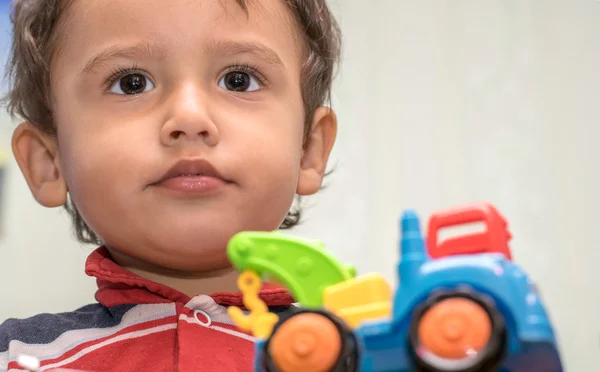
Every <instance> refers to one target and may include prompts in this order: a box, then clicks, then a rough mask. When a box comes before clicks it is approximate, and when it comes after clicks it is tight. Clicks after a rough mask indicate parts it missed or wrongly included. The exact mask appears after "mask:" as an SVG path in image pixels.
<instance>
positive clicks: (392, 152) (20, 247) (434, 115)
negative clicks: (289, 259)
mask: <svg viewBox="0 0 600 372" xmlns="http://www.w3.org/2000/svg"><path fill="white" fill-rule="evenodd" d="M333 4H334V9H335V11H336V13H337V14H338V16H339V20H340V22H341V24H342V28H343V30H344V36H345V51H344V63H343V66H342V69H341V71H340V74H339V78H338V82H337V84H336V87H335V102H334V104H335V109H336V110H337V111H338V114H339V120H340V133H339V136H340V137H339V140H338V143H337V147H336V149H335V151H334V154H333V157H334V162H333V164H332V165H334V166H335V172H334V174H333V175H332V176H331V177H330V178H329V179H328V181H327V184H328V188H327V189H326V190H324V191H323V192H322V193H320V195H318V196H317V197H315V198H312V199H309V200H308V201H307V202H308V207H307V220H306V222H305V224H304V225H303V226H302V227H300V228H298V229H297V230H296V231H294V233H296V234H301V235H305V236H311V237H318V238H321V239H322V240H324V241H325V242H326V243H327V244H328V246H329V247H330V249H332V250H333V251H334V252H335V253H336V254H337V255H338V256H339V257H341V258H342V259H344V260H345V261H349V262H354V263H356V264H357V266H358V269H359V270H360V271H361V272H366V271H379V272H382V273H383V274H385V275H386V277H388V278H389V280H391V281H395V280H396V278H395V271H394V270H395V262H396V260H397V253H398V252H397V244H396V243H397V242H396V241H397V238H398V236H397V219H398V217H399V215H400V213H401V210H402V209H404V208H417V209H418V210H419V212H420V213H421V214H422V215H423V216H426V215H427V214H428V213H430V212H432V211H433V210H435V209H438V208H442V207H446V206H450V205H453V204H456V203H463V202H469V201H474V200H489V201H492V202H494V203H495V204H496V205H497V206H498V207H499V208H500V210H501V211H502V212H503V213H504V214H505V215H506V217H507V218H508V220H509V223H510V228H511V231H512V232H513V235H514V239H513V244H512V247H513V249H514V252H515V257H516V260H518V261H519V263H521V264H522V266H524V267H525V268H526V270H527V271H528V272H529V273H530V274H531V275H532V276H533V278H534V279H535V280H536V281H537V282H538V283H539V287H540V289H541V291H542V295H543V297H544V299H545V301H546V303H547V305H548V307H549V309H550V313H551V316H552V318H553V320H554V322H555V324H556V327H557V332H558V335H559V338H560V344H561V347H562V349H563V351H564V355H565V358H566V361H567V371H574V372H579V371H591V370H600V355H599V352H598V337H599V333H600V320H599V319H598V317H597V316H596V314H598V313H600V291H598V290H597V288H596V285H597V283H598V280H597V276H596V273H597V271H598V265H597V262H599V261H600V253H599V252H598V249H597V247H599V246H600V238H599V235H598V234H597V227H596V226H597V222H596V220H597V215H596V210H597V209H598V207H600V198H599V197H598V195H597V193H596V190H597V189H598V188H599V187H600V182H599V177H598V170H597V167H596V166H595V163H596V160H597V159H600V150H599V149H598V146H597V145H596V142H597V138H598V137H599V135H600V130H599V129H598V122H599V120H600V105H598V102H599V98H600V90H598V87H599V86H600V74H599V73H598V66H600V43H599V42H598V35H600V23H599V22H598V19H600V2H597V1H591V0H589V1H584V0H580V1H566V0H565V1H553V0H548V1H543V2H541V1H538V2H535V1H525V0H496V1H492V0H487V1H452V2H449V1H445V2H442V1H397V0H370V1H368V2H366V1H363V0H343V1H341V0H338V1H336V2H333ZM3 120H4V122H6V119H3ZM5 126H6V125H2V127H5ZM5 132H7V131H6V130H5ZM6 137H7V135H5V136H4V138H2V140H3V141H4V142H6ZM0 148H1V147H0ZM7 191H8V193H7V195H8V204H7V209H6V211H5V213H6V216H8V224H7V226H6V229H7V233H6V235H5V236H4V237H3V238H2V240H0V279H1V280H2V281H3V282H5V283H7V284H6V286H5V289H4V290H3V292H2V295H3V296H2V301H5V303H4V302H3V304H2V307H1V308H0V319H3V318H5V317H8V316H28V315H30V314H33V313H37V312H40V311H59V310H62V309H70V308H73V307H74V306H76V305H78V304H82V303H85V302H88V301H90V299H91V296H92V288H93V284H94V283H93V282H92V281H91V280H90V279H89V278H86V277H85V276H84V275H82V267H83V266H82V265H83V260H84V258H85V255H86V254H87V251H88V248H84V247H80V246H78V245H77V244H76V243H74V242H73V240H72V238H71V235H70V233H69V230H68V221H67V220H66V218H65V214H64V213H62V212H61V211H59V210H50V211H47V210H44V209H42V208H40V207H38V206H36V204H35V203H34V202H33V201H32V200H31V196H30V195H29V193H28V190H27V188H26V185H25V183H24V182H23V181H22V180H21V179H20V178H19V175H18V172H17V170H16V168H15V167H14V166H13V167H11V168H10V169H9V176H8V190H7ZM8 299H10V301H8Z"/></svg>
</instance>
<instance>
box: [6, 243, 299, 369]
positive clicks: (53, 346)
mask: <svg viewBox="0 0 600 372" xmlns="http://www.w3.org/2000/svg"><path fill="white" fill-rule="evenodd" d="M86 273H87V274H88V275H90V276H93V277H95V278H96V280H97V283H98V290H97V292H96V296H95V297H96V300H97V301H98V303H95V304H91V305H87V306H84V307H82V308H79V309H77V310H75V311H72V312H67V313H61V314H40V315H37V316H34V317H31V318H28V319H9V320H7V321H5V322H4V323H3V324H1V325H0V372H5V371H22V370H24V368H21V367H20V366H19V365H18V363H17V358H18V357H19V356H20V355H28V356H33V357H36V358H37V359H38V360H39V361H40V364H41V370H42V371H51V370H52V369H57V368H70V369H79V370H85V371H94V372H101V371H119V372H127V371H138V372H141V371H156V372H160V371H165V372H166V371H182V372H187V371H219V372H225V371H242V372H243V371H248V372H250V371H252V362H253V352H254V344H253V340H254V339H253V337H251V336H250V335H249V334H247V333H245V332H242V331H240V330H239V329H237V327H235V326H234V325H233V323H232V322H231V319H230V318H229V317H228V315H227V306H232V305H234V306H242V296H241V294H240V293H216V294H212V295H210V296H208V295H199V296H195V297H189V296H187V295H184V294H183V293H181V292H178V291H176V290H174V289H172V288H169V287H166V286H164V285H161V284H158V283H155V282H152V281H149V280H146V279H143V278H141V277H139V276H136V275H134V274H132V273H130V272H129V271H127V270H125V269H123V268H122V267H120V266H119V265H117V264H116V263H115V262H114V261H113V260H112V259H111V258H110V255H109V253H108V251H107V250H106V248H104V247H101V248H99V249H97V250H96V251H94V252H93V253H92V254H91V255H90V256H89V257H88V259H87V261H86ZM260 297H261V298H262V300H263V301H265V302H266V303H267V305H269V307H270V308H271V310H272V311H274V312H286V311H292V310H293V306H292V303H293V299H292V297H291V296H290V295H289V292H287V291H286V290H285V289H282V288H279V287H275V286H271V285H268V284H265V286H264V288H263V289H262V291H261V293H260Z"/></svg>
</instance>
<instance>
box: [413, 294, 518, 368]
mask: <svg viewBox="0 0 600 372" xmlns="http://www.w3.org/2000/svg"><path fill="white" fill-rule="evenodd" d="M409 337H410V342H411V351H412V354H413V360H414V361H415V364H416V365H417V366H418V368H420V371H428V372H436V371H461V372H480V371H494V370H495V369H496V368H497V367H498V366H499V364H500V363H501V362H502V359H503V357H504V356H505V353H504V349H505V347H506V342H507V340H506V327H505V325H504V320H503V318H502V316H501V315H500V313H499V312H498V311H497V310H496V308H495V306H494V304H493V301H492V300H491V299H489V298H485V297H483V296H480V295H478V294H476V293H474V292H473V291H472V290H470V289H468V288H460V289H456V290H453V291H440V292H439V293H437V294H434V295H432V296H431V297H430V298H429V299H428V300H427V301H426V302H424V303H423V304H422V305H421V306H420V307H419V308H417V310H416V312H415V314H414V317H413V321H412V324H411V330H410V336H409Z"/></svg>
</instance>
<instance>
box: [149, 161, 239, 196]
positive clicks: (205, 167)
mask: <svg viewBox="0 0 600 372" xmlns="http://www.w3.org/2000/svg"><path fill="white" fill-rule="evenodd" d="M230 183H232V182H231V181H229V180H227V179H225V178H224V177H223V176H222V175H221V174H220V173H219V171H217V169H216V168H215V167H214V166H213V165H212V164H211V163H210V162H208V161H207V160H204V159H185V160H181V161H179V162H177V163H176V164H175V165H174V166H172V167H171V168H170V169H169V170H168V171H167V172H166V173H165V174H164V175H163V176H162V177H161V178H160V179H159V180H158V181H157V182H154V183H152V184H151V186H158V187H162V188H166V189H169V190H171V191H177V192H180V193H181V192H182V193H186V194H190V193H192V194H205V193H208V192H212V191H216V190H218V189H220V188H221V187H222V186H225V185H227V184H230Z"/></svg>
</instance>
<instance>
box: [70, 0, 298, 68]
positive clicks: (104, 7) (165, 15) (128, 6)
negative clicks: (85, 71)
mask: <svg viewBox="0 0 600 372" xmlns="http://www.w3.org/2000/svg"><path fill="white" fill-rule="evenodd" d="M243 4H245V5H246V6H245V7H243V6H241V5H240V1H239V0H169V1H147V0H95V1H89V0H75V1H73V2H72V3H71V8H70V9H69V10H68V15H67V16H66V17H65V18H64V19H63V22H64V24H63V25H62V27H61V28H62V32H61V33H60V34H61V35H60V39H59V43H60V44H62V45H61V46H60V47H59V50H60V52H59V55H60V54H61V53H63V52H67V54H71V56H70V58H72V54H73V52H75V54H76V55H79V56H82V55H84V54H86V52H92V51H97V49H105V48H106V47H110V46H111V45H114V44H115V43H117V44H118V43H122V44H132V43H133V42H134V41H135V40H136V39H141V40H146V41H149V42H151V43H152V44H155V45H161V44H163V45H165V46H169V45H171V46H173V47H174V48H176V47H177V46H182V45H186V46H194V45H200V44H206V43H207V42H208V41H211V42H213V43H214V42H216V43H217V44H218V43H221V44H222V41H223V40H230V41H231V40H236V39H237V40H242V39H247V40H253V41H254V42H255V44H257V43H262V44H267V45H269V47H270V48H271V49H275V50H277V52H278V54H280V55H281V54H286V50H285V49H289V48H290V46H291V47H293V50H292V52H293V53H292V54H293V57H294V58H297V56H298V54H299V50H298V49H299V48H298V44H299V43H298V42H297V41H298V38H297V30H296V29H295V27H296V26H295V23H294V21H293V17H292V15H291V14H290V13H289V11H288V9H287V7H286V5H285V4H284V2H283V1H280V0H252V1H248V0H246V1H245V2H243ZM282 31H284V32H282ZM229 44H231V43H229ZM65 49H66V50H65ZM163 49H164V48H163ZM69 51H70V52H71V53H68V52H69ZM288 52H289V51H288ZM88 54H89V53H88ZM288 54H289V53H288ZM280 57H281V59H283V60H284V62H287V61H285V59H286V58H289V57H286V56H285V55H284V56H280Z"/></svg>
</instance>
